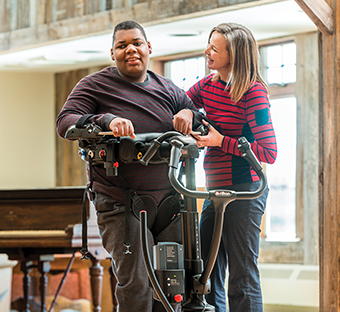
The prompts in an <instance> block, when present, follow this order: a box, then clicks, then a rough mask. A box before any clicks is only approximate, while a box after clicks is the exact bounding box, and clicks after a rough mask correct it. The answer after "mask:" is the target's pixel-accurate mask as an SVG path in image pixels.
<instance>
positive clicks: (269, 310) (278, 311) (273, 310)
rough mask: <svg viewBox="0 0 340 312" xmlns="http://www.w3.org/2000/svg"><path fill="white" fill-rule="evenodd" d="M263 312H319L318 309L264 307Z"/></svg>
mask: <svg viewBox="0 0 340 312" xmlns="http://www.w3.org/2000/svg"><path fill="white" fill-rule="evenodd" d="M263 311H264V312H319V308H312V307H293V306H278V305H264V308H263Z"/></svg>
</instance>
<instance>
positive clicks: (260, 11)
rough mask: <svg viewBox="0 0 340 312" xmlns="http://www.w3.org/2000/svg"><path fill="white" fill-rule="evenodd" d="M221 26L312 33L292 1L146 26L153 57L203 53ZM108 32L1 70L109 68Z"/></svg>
mask: <svg viewBox="0 0 340 312" xmlns="http://www.w3.org/2000/svg"><path fill="white" fill-rule="evenodd" d="M222 22H236V23H240V24H243V25H245V26H247V27H248V28H249V29H250V30H251V31H252V32H253V33H254V36H255V38H256V39H257V40H258V41H260V40H265V39H270V38H278V37H284V36H289V35H293V34H298V33H304V32H310V31H316V30H317V28H316V26H315V25H314V24H313V23H312V22H311V20H310V19H309V18H308V17H307V15H306V14H305V13H304V12H303V11H302V10H301V9H300V7H299V6H298V5H297V4H296V3H295V1H294V0H285V1H281V2H275V3H272V4H267V5H259V6H256V7H252V8H245V9H240V10H235V11H228V12H223V13H218V14H214V15H208V16H204V17H197V18H192V19H188V20H183V21H178V22H172V23H165V24H161V25H155V26H150V27H145V31H146V34H147V37H148V40H149V41H150V42H151V45H152V48H153V53H152V57H157V56H164V55H171V54H176V53H183V52H190V51H200V50H202V51H203V50H204V48H205V46H206V44H207V38H208V34H209V31H210V30H211V28H213V27H214V26H216V25H218V24H219V23H222ZM111 37H112V34H111V32H110V33H107V34H104V35H98V36H91V37H87V38H83V39H78V40H71V41H67V42H63V43H57V44H50V45H46V46H43V47H39V48H34V49H28V50H24V51H20V52H13V53H7V54H6V53H0V71H8V70H11V71H13V70H15V71H44V72H60V71H65V70H70V69H75V68H80V67H84V65H85V66H93V65H99V64H110V63H111V61H110V48H111Z"/></svg>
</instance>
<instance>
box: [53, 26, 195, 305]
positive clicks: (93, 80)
mask: <svg viewBox="0 0 340 312" xmlns="http://www.w3.org/2000/svg"><path fill="white" fill-rule="evenodd" d="M151 52H152V48H151V44H150V42H148V41H147V38H146V34H145V32H144V29H143V28H142V27H141V26H140V25H139V24H138V23H136V22H134V21H125V22H122V23H119V24H118V25H116V27H115V29H114V33H113V46H112V49H111V57H112V60H113V61H115V63H116V67H108V68H105V69H103V70H102V71H100V72H97V73H94V74H91V75H89V76H87V77H85V78H83V79H82V80H81V81H80V82H79V83H78V84H77V85H76V87H75V88H74V89H73V91H72V92H71V94H70V95H69V97H68V99H67V101H66V103H65V105H64V107H63V108H62V110H61V112H60V114H59V116H58V117H57V131H58V134H59V135H60V136H61V137H64V135H65V132H66V130H67V128H68V127H69V126H70V125H74V124H76V123H77V122H78V121H79V119H80V118H83V119H84V116H86V118H85V119H84V121H83V122H85V120H86V122H87V123H92V122H94V123H96V124H98V125H99V126H100V127H101V128H103V130H104V131H107V130H111V131H112V132H113V134H114V136H116V137H120V136H130V137H131V138H135V133H147V132H159V133H163V132H166V131H169V130H172V129H173V128H175V129H176V130H178V131H180V132H182V133H183V134H189V133H190V132H191V127H192V118H193V112H192V111H191V110H195V108H194V105H193V103H192V102H191V100H190V99H189V97H188V96H187V95H186V94H185V92H184V91H183V90H181V89H180V88H178V87H176V86H175V85H174V84H173V83H172V82H171V81H170V80H169V79H166V78H164V77H162V76H159V75H157V74H156V73H154V72H152V71H150V70H148V69H147V66H148V62H149V57H150V54H151ZM118 171H119V176H120V177H119V178H117V177H109V176H107V175H106V173H105V169H104V168H103V167H101V166H94V169H93V190H94V191H95V193H96V196H95V201H94V203H95V207H96V210H97V216H98V226H99V230H100V234H101V237H102V242H103V246H104V247H105V248H106V250H107V251H108V252H109V253H110V255H111V257H112V264H113V269H114V273H115V275H116V278H117V281H118V283H117V289H116V295H117V298H118V303H119V306H118V311H119V312H131V311H138V312H151V311H153V312H155V311H165V309H164V308H163V307H162V305H161V303H160V302H156V303H154V302H153V299H152V291H151V289H150V288H149V287H148V278H147V273H146V269H145V267H144V262H143V258H142V251H141V248H140V238H139V228H140V224H139V221H138V219H137V218H136V217H135V216H134V215H133V214H132V213H131V212H130V217H129V223H130V231H129V233H128V237H129V242H130V245H131V246H130V249H129V250H127V249H126V245H127V244H126V241H125V234H126V233H125V204H126V201H125V197H124V187H123V185H122V183H121V179H123V180H125V181H126V183H127V184H128V185H129V187H130V188H131V189H132V190H134V191H135V192H136V193H137V194H138V195H140V196H143V195H150V196H151V197H152V199H153V200H154V201H155V203H156V205H160V204H161V203H162V202H164V200H165V199H166V198H169V197H170V196H171V195H172V194H173V188H172V187H171V185H170V182H169V180H168V177H167V175H168V165H167V164H157V165H149V166H143V165H141V164H138V163H132V164H125V163H121V164H120V165H119V169H118ZM148 232H149V233H148V244H149V248H150V250H151V248H152V246H153V245H154V244H155V242H158V241H173V242H180V240H181V237H180V235H181V231H180V222H179V220H178V218H175V219H174V220H173V221H172V222H171V223H170V224H169V226H168V227H167V228H165V230H164V231H162V232H161V233H159V234H158V235H157V237H154V235H153V234H154V233H152V232H151V231H148ZM129 251H130V252H132V253H129Z"/></svg>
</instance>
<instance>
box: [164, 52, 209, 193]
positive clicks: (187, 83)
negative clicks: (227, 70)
mask: <svg viewBox="0 0 340 312" xmlns="http://www.w3.org/2000/svg"><path fill="white" fill-rule="evenodd" d="M164 74H165V76H166V77H168V78H170V79H171V80H172V81H173V82H174V83H175V84H176V85H177V86H179V87H180V88H182V89H184V90H185V91H187V90H188V89H189V88H190V87H191V86H192V85H193V84H195V83H196V82H197V81H198V80H200V79H202V78H203V77H204V76H205V58H204V57H203V56H201V57H195V58H188V59H184V60H176V61H170V62H166V63H165V71H164ZM203 158H204V151H203V150H201V151H200V157H199V158H198V160H197V163H196V172H195V173H196V186H197V187H205V174H204V169H203Z"/></svg>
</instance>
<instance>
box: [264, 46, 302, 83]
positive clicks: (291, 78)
mask: <svg viewBox="0 0 340 312" xmlns="http://www.w3.org/2000/svg"><path fill="white" fill-rule="evenodd" d="M263 55H264V58H265V77H266V81H267V83H268V84H270V85H272V84H279V85H282V84H287V83H294V82H295V80H296V44H295V43H293V42H292V43H286V44H280V45H273V46H268V47H265V48H264V51H263Z"/></svg>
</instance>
